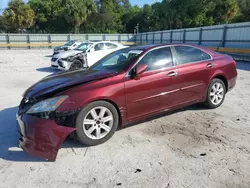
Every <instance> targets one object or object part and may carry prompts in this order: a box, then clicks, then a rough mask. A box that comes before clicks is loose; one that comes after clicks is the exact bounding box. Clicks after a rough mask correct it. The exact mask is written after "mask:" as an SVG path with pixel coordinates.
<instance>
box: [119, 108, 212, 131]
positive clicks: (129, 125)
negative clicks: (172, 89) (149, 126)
mask: <svg viewBox="0 0 250 188" xmlns="http://www.w3.org/2000/svg"><path fill="white" fill-rule="evenodd" d="M188 110H194V111H198V110H209V109H208V108H207V107H206V106H205V105H203V104H194V105H191V106H187V107H184V108H180V109H176V110H171V111H165V112H162V113H159V114H157V115H153V116H149V117H148V118H145V119H144V120H140V121H136V122H133V123H130V124H127V125H126V126H124V127H119V128H118V130H122V129H125V128H129V127H132V126H135V125H138V124H140V123H145V122H149V121H152V120H155V119H158V118H162V117H165V116H169V115H171V114H175V113H178V112H184V111H188Z"/></svg>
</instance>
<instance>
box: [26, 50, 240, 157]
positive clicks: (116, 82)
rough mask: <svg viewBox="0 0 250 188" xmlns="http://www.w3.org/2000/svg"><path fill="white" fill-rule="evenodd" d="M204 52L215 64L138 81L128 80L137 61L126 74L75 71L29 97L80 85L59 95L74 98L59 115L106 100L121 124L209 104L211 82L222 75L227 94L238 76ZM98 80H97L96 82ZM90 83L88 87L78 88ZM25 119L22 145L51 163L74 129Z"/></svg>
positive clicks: (228, 63) (225, 59) (227, 61)
mask: <svg viewBox="0 0 250 188" xmlns="http://www.w3.org/2000/svg"><path fill="white" fill-rule="evenodd" d="M160 46H164V45H160ZM165 46H168V45H165ZM155 47H159V45H158V46H149V47H147V48H145V50H144V52H143V54H145V53H146V52H147V51H148V50H150V49H153V48H155ZM201 49H202V50H204V51H205V52H207V53H209V54H210V55H211V56H212V58H213V59H212V60H209V61H204V62H199V63H191V64H186V65H179V66H174V67H171V68H168V69H164V70H156V71H151V72H144V73H143V74H142V75H141V76H140V78H139V79H133V78H130V77H129V76H127V74H128V71H129V70H130V68H131V67H133V66H134V64H135V63H136V60H135V62H133V63H132V64H131V65H130V67H128V68H127V70H125V71H124V72H121V73H117V74H111V73H110V72H105V71H102V70H101V71H100V72H99V73H98V72H94V73H93V72H87V73H84V72H81V71H76V72H75V73H68V74H65V75H63V74H59V75H55V76H52V77H49V78H48V79H45V80H42V81H40V82H38V83H36V84H35V85H34V86H33V87H31V88H29V90H28V91H27V92H26V94H27V95H28V96H32V95H35V96H37V95H40V94H44V93H45V92H48V91H50V92H51V91H53V90H55V89H58V88H60V84H61V85H63V86H69V85H70V84H76V83H77V86H74V87H72V88H69V89H67V90H66V91H63V92H60V93H57V94H56V95H58V96H60V95H68V96H69V97H68V98H67V99H66V101H64V102H63V103H62V104H61V105H60V106H59V108H58V109H57V111H58V112H64V111H69V110H76V109H82V108H83V107H84V106H85V105H86V104H88V103H90V102H92V101H96V100H107V101H110V102H111V103H112V104H114V105H115V107H116V108H117V110H118V112H119V113H120V116H121V124H122V125H125V124H126V123H128V122H132V121H135V120H138V119H143V118H145V117H147V116H149V115H153V114H156V113H159V112H161V111H165V110H170V109H176V108H180V107H183V106H186V105H190V104H193V103H197V102H203V101H204V100H205V99H206V93H207V88H208V86H209V83H210V82H211V80H212V79H213V78H215V77H218V76H223V77H224V78H225V79H226V80H227V85H228V88H227V89H228V90H230V89H232V88H233V87H234V86H235V84H236V77H237V71H236V63H235V61H234V60H233V59H232V58H231V57H229V56H226V55H222V54H219V53H216V52H213V51H211V50H208V49H204V48H201ZM143 54H141V55H143ZM137 59H139V57H138V58H137ZM209 63H212V64H213V67H212V68H208V67H207V65H208V64H209ZM173 71H175V72H177V73H178V75H176V76H174V77H169V76H168V75H169V73H171V72H173ZM96 76H98V80H95V79H94V78H95V77H96ZM92 80H93V81H92ZM86 81H87V82H88V83H83V84H79V83H81V82H86ZM46 84H47V86H46ZM53 84H54V85H55V86H53ZM21 119H22V121H23V122H24V124H25V130H26V132H27V135H24V141H23V142H21V146H22V147H23V149H24V150H25V151H27V152H28V153H31V154H33V155H36V156H40V157H43V158H46V159H49V160H55V158H56V155H57V151H58V149H59V147H60V145H61V143H62V142H63V140H64V139H65V138H66V136H67V135H68V134H70V133H71V132H72V131H74V130H75V129H74V128H69V127H62V126H59V125H57V124H56V123H55V122H54V121H52V120H44V119H40V118H37V117H34V116H30V115H22V116H21Z"/></svg>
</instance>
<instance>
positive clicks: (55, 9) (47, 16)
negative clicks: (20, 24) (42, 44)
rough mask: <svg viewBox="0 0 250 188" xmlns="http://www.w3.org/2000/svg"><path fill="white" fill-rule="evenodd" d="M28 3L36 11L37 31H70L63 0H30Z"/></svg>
mask: <svg viewBox="0 0 250 188" xmlns="http://www.w3.org/2000/svg"><path fill="white" fill-rule="evenodd" d="M28 4H29V5H30V7H31V8H32V9H33V10H34V12H35V13H36V24H35V25H34V27H33V30H34V31H35V32H41V33H48V32H49V33H62V32H69V26H68V24H67V22H66V20H65V19H64V16H63V8H62V7H63V2H62V0H46V1H44V0H29V2H28Z"/></svg>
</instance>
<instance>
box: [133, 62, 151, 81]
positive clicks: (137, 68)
mask: <svg viewBox="0 0 250 188" xmlns="http://www.w3.org/2000/svg"><path fill="white" fill-rule="evenodd" d="M147 68H148V65H146V64H139V65H136V66H135V77H136V78H140V75H141V74H142V73H144V72H145V71H146V70H147Z"/></svg>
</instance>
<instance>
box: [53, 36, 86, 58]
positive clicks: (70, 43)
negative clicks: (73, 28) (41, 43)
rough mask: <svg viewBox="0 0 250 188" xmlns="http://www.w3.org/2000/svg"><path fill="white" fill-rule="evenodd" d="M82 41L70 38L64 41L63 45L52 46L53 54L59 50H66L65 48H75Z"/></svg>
mask: <svg viewBox="0 0 250 188" xmlns="http://www.w3.org/2000/svg"><path fill="white" fill-rule="evenodd" d="M83 42H84V41H80V40H70V41H68V42H67V43H65V44H64V45H63V46H56V47H55V48H54V52H53V55H55V54H59V53H60V52H63V51H67V50H73V49H74V48H76V47H77V46H79V45H80V44H81V43H83Z"/></svg>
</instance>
